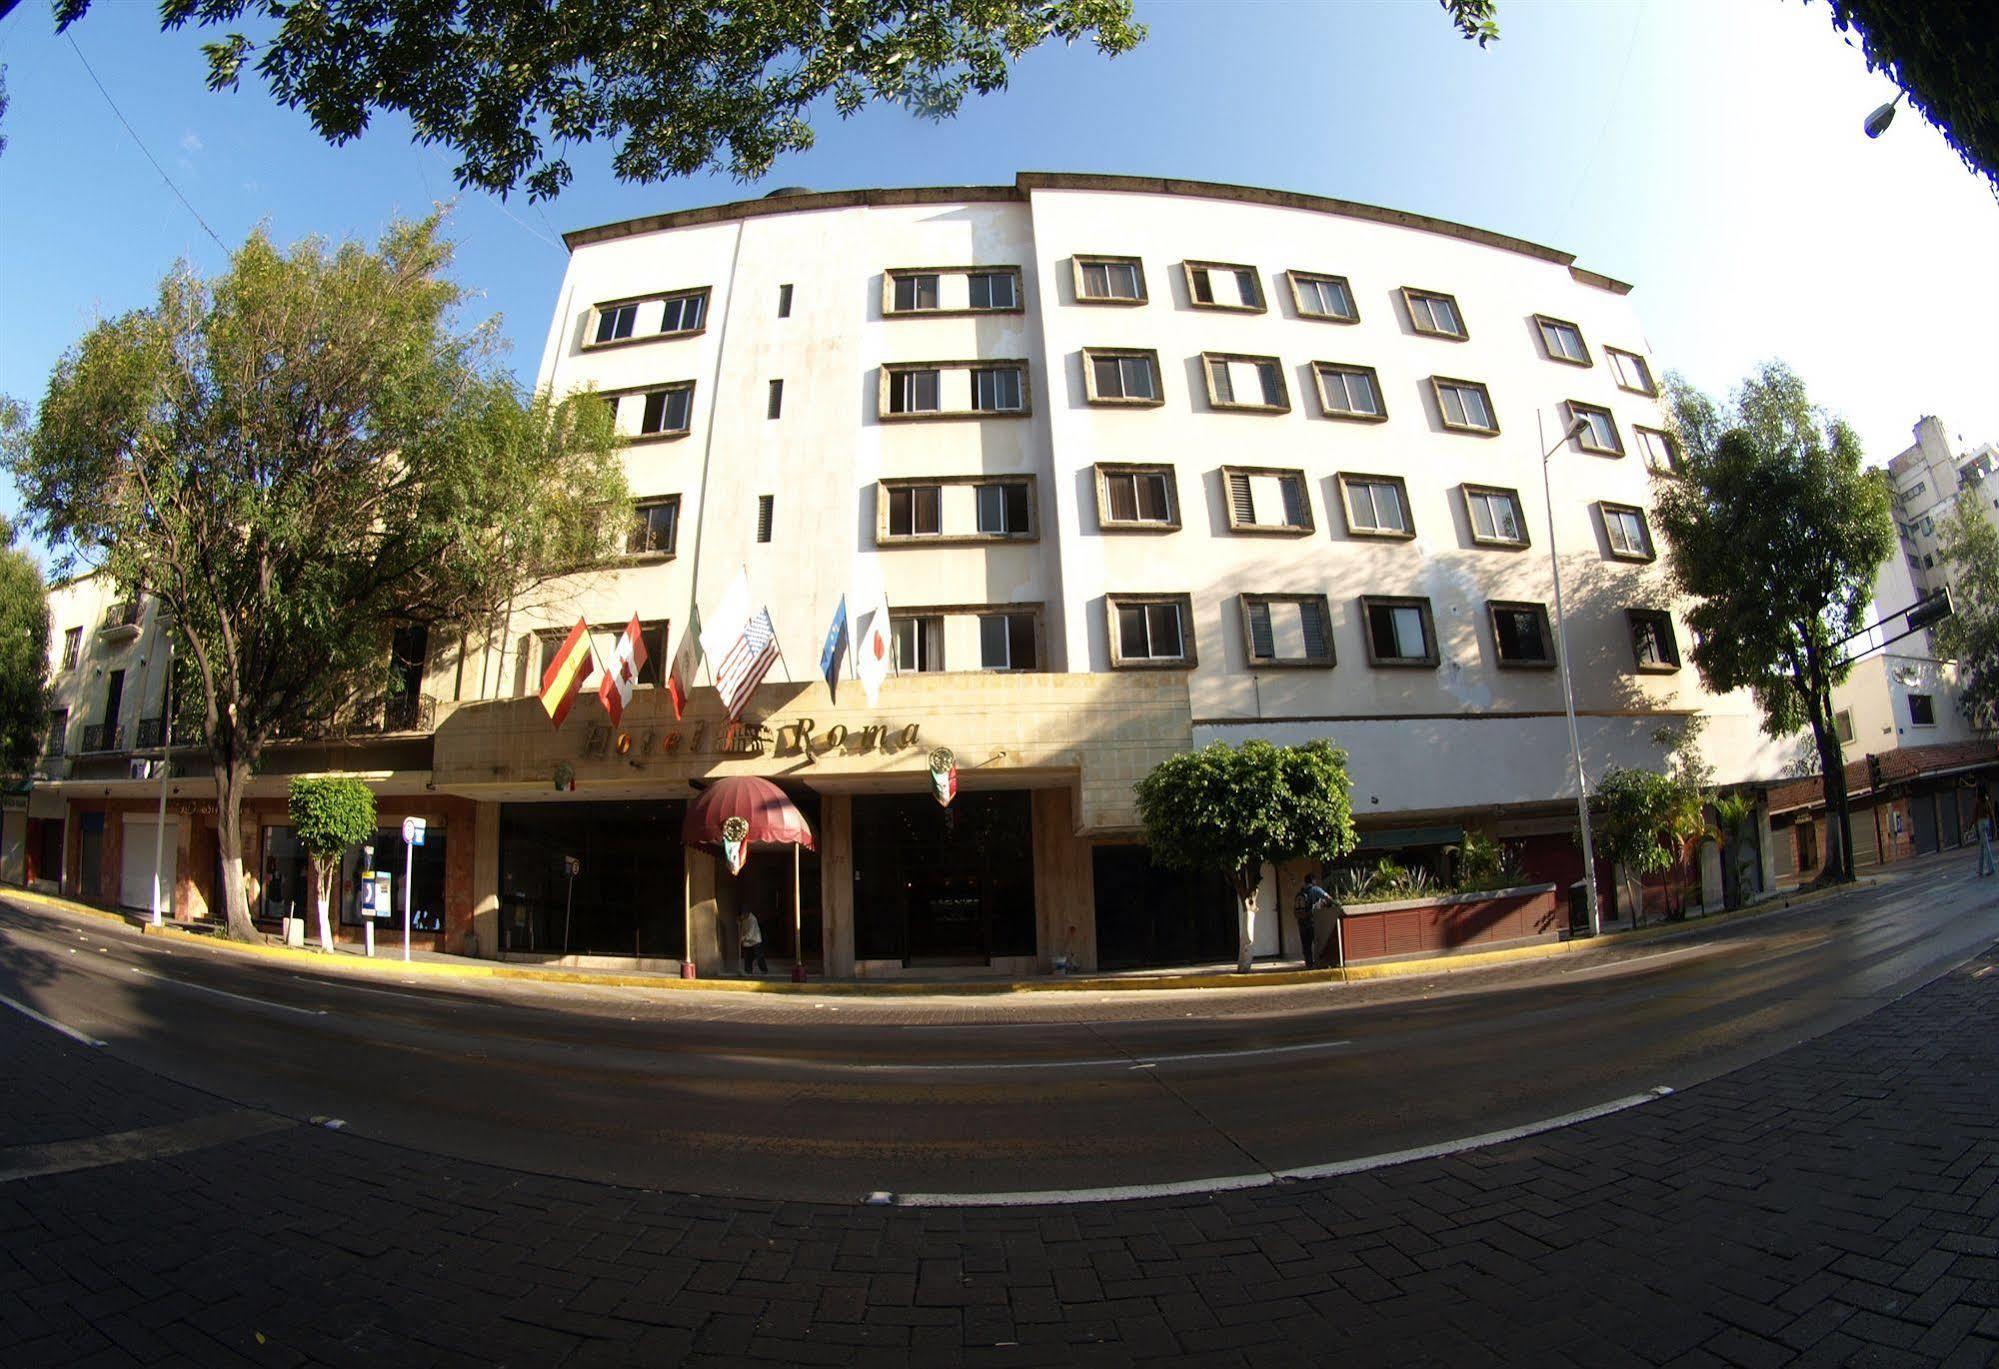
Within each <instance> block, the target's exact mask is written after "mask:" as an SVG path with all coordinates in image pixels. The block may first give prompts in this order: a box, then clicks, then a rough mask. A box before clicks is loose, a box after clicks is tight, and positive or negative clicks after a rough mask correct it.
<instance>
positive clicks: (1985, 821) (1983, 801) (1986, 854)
mask: <svg viewBox="0 0 1999 1369" xmlns="http://www.w3.org/2000/svg"><path fill="white" fill-rule="evenodd" d="M1971 825H1972V826H1973V827H1975V828H1977V829H1978V877H1979V878H1980V879H1984V878H1985V877H1986V876H1987V875H1989V874H1992V873H1993V872H1994V871H1995V869H1999V866H1995V865H1994V864H1993V860H1992V800H1991V798H1990V797H1989V796H1987V794H1986V792H1985V786H1984V785H1980V786H1979V787H1978V802H1977V804H1975V805H1974V806H1973V807H1972V810H1971Z"/></svg>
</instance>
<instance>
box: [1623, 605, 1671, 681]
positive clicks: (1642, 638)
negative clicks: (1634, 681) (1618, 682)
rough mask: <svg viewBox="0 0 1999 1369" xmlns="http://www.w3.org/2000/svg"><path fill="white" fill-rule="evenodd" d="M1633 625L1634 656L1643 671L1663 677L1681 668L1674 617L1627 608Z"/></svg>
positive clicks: (1650, 610)
mask: <svg viewBox="0 0 1999 1369" xmlns="http://www.w3.org/2000/svg"><path fill="white" fill-rule="evenodd" d="M1624 616H1625V619H1626V620H1627V621H1628V622H1629V623H1630V625H1631V654H1632V658H1633V660H1634V662H1635V663H1636V665H1637V667H1638V669H1639V671H1640V672H1642V673H1645V674H1663V673H1668V672H1671V671H1675V670H1678V669H1679V668H1680V644H1679V641H1678V639H1677V638H1675V637H1674V635H1673V619H1672V615H1670V614H1668V613H1665V612H1663V611H1661V610H1659V609H1638V608H1633V609H1626V610H1625V612H1624Z"/></svg>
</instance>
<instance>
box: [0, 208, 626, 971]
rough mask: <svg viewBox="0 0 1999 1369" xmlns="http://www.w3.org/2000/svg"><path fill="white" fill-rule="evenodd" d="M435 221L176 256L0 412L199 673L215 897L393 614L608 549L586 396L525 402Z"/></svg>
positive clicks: (61, 537)
mask: <svg viewBox="0 0 1999 1369" xmlns="http://www.w3.org/2000/svg"><path fill="white" fill-rule="evenodd" d="M449 260H450V249H449V246H448V245H447V244H446V243H445V242H444V241H443V240H442V239H441V238H440V237H439V236H438V223H437V220H436V219H434V218H433V219H426V220H424V221H422V222H419V223H397V224H393V225H392V226H391V227H390V228H389V229H388V231H387V232H386V233H385V234H384V236H383V238H382V240H381V242H380V244H379V246H378V247H377V248H375V249H374V250H370V249H369V248H367V247H366V246H365V245H363V244H360V243H354V242H348V243H344V244H342V245H341V246H339V247H338V248H336V249H332V250H328V249H327V247H326V246H325V245H324V244H322V243H320V242H318V241H316V240H314V241H307V242H303V243H300V244H299V245H297V246H296V247H294V248H292V249H291V250H290V251H289V252H288V253H282V252H280V251H278V250H277V249H276V248H275V247H273V246H272V245H271V243H270V242H269V241H268V240H267V239H266V238H265V237H264V236H263V235H262V234H261V233H260V234H258V235H256V236H254V237H252V238H251V239H250V240H249V242H247V243H246V244H245V245H244V246H243V247H242V248H241V249H240V250H239V251H238V252H236V254H235V255H234V258H233V259H232V261H231V264H230V268H229V270H228V272H227V273H226V274H224V275H222V276H220V277H217V278H216V279H214V280H212V281H204V280H202V279H200V278H199V277H197V276H196V275H195V274H194V272H193V271H192V270H191V269H189V268H187V267H185V266H183V267H181V268H180V269H178V270H176V271H175V272H174V273H173V274H171V275H169V276H168V277H167V279H166V280H165V281H164V282H163V283H162V285H161V287H160V292H159V299H158V302H157V303H156V304H154V305H153V306H152V307H150V308H146V309H140V310H137V311H135V312H133V313H129V314H126V315H124V316H122V317H120V318H115V319H111V320H109V321H107V322H104V323H101V324H99V325H98V326H97V327H95V328H93V329H92V330H91V331H90V332H89V333H88V334H87V335H85V337H84V338H83V340H82V341H81V342H80V343H78V344H77V345H76V346H75V347H73V348H72V349H71V350H70V351H69V352H68V353H66V354H65V355H64V357H63V359H62V361H61V362H60V363H59V364H58V365H57V367H56V370H55V374H54V375H53V377H52V378H51V379H50V381H49V387H48V392H47V395H46V397H45V398H44V399H43V401H42V404H41V407H40V410H39V412H38V413H36V414H35V415H34V418H33V420H32V421H30V420H29V419H28V417H27V416H26V415H25V414H24V413H23V412H22V411H21V410H20V408H19V407H18V406H9V412H8V413H7V414H6V415H5V416H4V419H0V451H4V452H5V455H6V460H7V464H8V465H9V466H10V468H11V469H12V471H13V473H14V476H15V479H16V482H17V483H18V485H19V486H20V489H21V494H22V498H23V501H24V506H25V507H26V508H27V509H28V510H29V511H30V513H31V515H32V516H33V518H34V520H35V522H36V524H37V526H38V527H39V528H40V529H41V530H42V531H43V533H44V535H45V536H46V538H47V539H48V541H49V543H50V544H51V545H52V546H54V547H56V548H58V549H59V551H60V554H61V556H62V558H63V559H64V560H65V561H74V560H76V559H89V560H94V561H97V562H101V564H102V566H103V567H104V569H105V570H106V571H107V572H108V573H109V574H111V575H112V576H113V577H114V578H115V579H116V580H117V582H118V583H120V584H123V585H127V586H132V587H135V588H136V587H143V588H144V590H145V592H147V593H149V594H151V595H153V596H154V597H155V598H156V599H157V600H159V601H160V602H161V603H162V604H163V605H164V606H165V608H166V609H167V611H168V612H169V613H170V615H171V618H172V631H173V633H174V654H175V656H176V657H177V658H185V659H186V660H187V661H189V662H190V663H191V665H192V668H193V672H194V674H195V676H196V677H197V678H198V680H199V697H200V698H201V700H202V708H203V727H204V729H205V732H204V735H205V737H206V741H207V744H208V747H209V755H210V762H211V766H212V769H213V772H214V776H215V786H216V800H217V813H218V818H217V825H218V829H219V832H218V836H219V844H220V847H221V857H222V877H223V878H222V882H223V893H224V906H225V908H226V910H227V913H228V922H229V929H230V932H231V934H232V935H234V936H238V937H243V938H250V937H253V936H254V935H255V930H254V928H253V927H252V925H251V922H250V913H249V905H248V904H247V902H246V901H245V898H244V890H243V871H242V851H243V840H242V825H241V802H242V797H243V789H244V786H245V784H246V783H248V781H249V779H250V776H251V774H252V772H253V771H254V770H255V769H256V768H257V766H258V764H259V762H260V760H261V759H262V757H263V754H264V749H265V747H266V746H267V745H268V744H269V743H270V742H271V741H272V740H273V739H276V738H281V737H285V736H295V735H298V734H299V733H300V732H301V731H303V730H305V729H307V728H309V727H312V726H314V725H317V724H320V723H324V722H325V721H327V720H329V719H333V718H336V717H339V716H340V715H341V714H342V713H343V712H344V711H346V710H349V709H351V708H353V707H354V705H355V703H356V701H357V700H361V699H364V698H368V697H370V696H372V695H376V694H379V693H381V692H383V691H384V690H385V689H386V688H387V687H388V684H389V680H390V678H391V676H390V668H389V667H390V647H391V641H392V638H393V635H394V633H395V632H396V630H397V629H399V628H403V627H416V626H423V627H430V626H433V625H448V624H458V625H467V624H476V623H480V622H484V621H486V619H487V616H488V615H489V614H491V613H493V612H496V611H497V609H498V607H499V605H501V604H503V603H504V602H505V601H506V599H507V598H508V596H509V595H510V594H513V593H518V592H520V591H521V590H522V589H524V588H526V587H527V586H529V585H532V584H534V583H537V582H539V581H541V580H544V579H547V578H549V577H552V576H553V575H556V574H559V573H561V572H563V571H565V570H569V569H574V568H576V567H578V566H581V565H584V564H588V563H591V562H593V561H598V560H601V559H603V558H605V557H606V556H608V555H609V554H610V553H611V551H612V550H613V548H614V546H615V541H616V538H617V537H618V535H619V534H620V533H621V532H622V531H623V529H624V524H625V522H626V520H627V519H628V518H629V509H630V503H629V499H628V497H627V495H626V491H625V483H624V477H623V474H622V471H621V469H620V466H619V461H618V457H617V447H618V445H619V443H618V439H617V437H616V435H615V434H614V432H613V430H612V424H611V417H610V414H609V412H608V407H607V406H606V405H604V404H603V403H601V402H599V401H597V400H595V399H591V398H587V397H581V398H570V399H565V400H562V401H557V400H555V399H553V398H551V397H550V396H548V395H545V394H544V395H537V396H534V397H532V398H523V396H522V395H521V394H520V393H519V392H518V390H517V389H516V387H515V385H514V383H513V381H512V380H511V378H510V377H508V376H507V375H506V374H505V373H504V371H502V370H501V369H499V367H498V366H497V365H496V363H495V349H494V347H493V341H492V339H493V331H492V328H491V325H490V324H488V325H482V326H480V327H476V328H473V329H470V330H469V331H466V330H460V329H459V328H457V327H456V324H455V309H456V305H457V303H458V301H459V299H460V298H461V292H460V291H459V289H458V287H456V286H455V285H453V284H451V283H450V282H449V281H448V280H447V279H446V278H445V276H444V274H443V272H444V269H445V267H446V266H447V264H448V262H449Z"/></svg>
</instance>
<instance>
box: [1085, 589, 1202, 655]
mask: <svg viewBox="0 0 1999 1369" xmlns="http://www.w3.org/2000/svg"><path fill="white" fill-rule="evenodd" d="M1104 603H1105V604H1106V606H1107V607H1108V609H1109V613H1110V631H1111V665H1112V666H1113V667H1119V666H1191V665H1193V664H1194V652H1193V646H1192V640H1191V634H1190V632H1189V630H1188V629H1189V624H1188V616H1189V612H1190V607H1191V600H1189V598H1188V597H1187V596H1186V595H1184V594H1181V595H1171V596H1165V595H1160V596H1125V595H1115V594H1113V595H1106V596H1105V599H1104Z"/></svg>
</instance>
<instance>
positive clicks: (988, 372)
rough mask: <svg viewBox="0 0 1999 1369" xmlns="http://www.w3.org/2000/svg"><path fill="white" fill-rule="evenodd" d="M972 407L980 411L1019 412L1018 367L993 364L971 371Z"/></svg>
mask: <svg viewBox="0 0 1999 1369" xmlns="http://www.w3.org/2000/svg"><path fill="white" fill-rule="evenodd" d="M972 407H973V408H974V409H977V410H979V411H980V412H982V413H1019V412H1020V408H1021V381H1020V367H1018V366H993V367H989V368H986V369H983V370H977V371H973V372H972Z"/></svg>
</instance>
